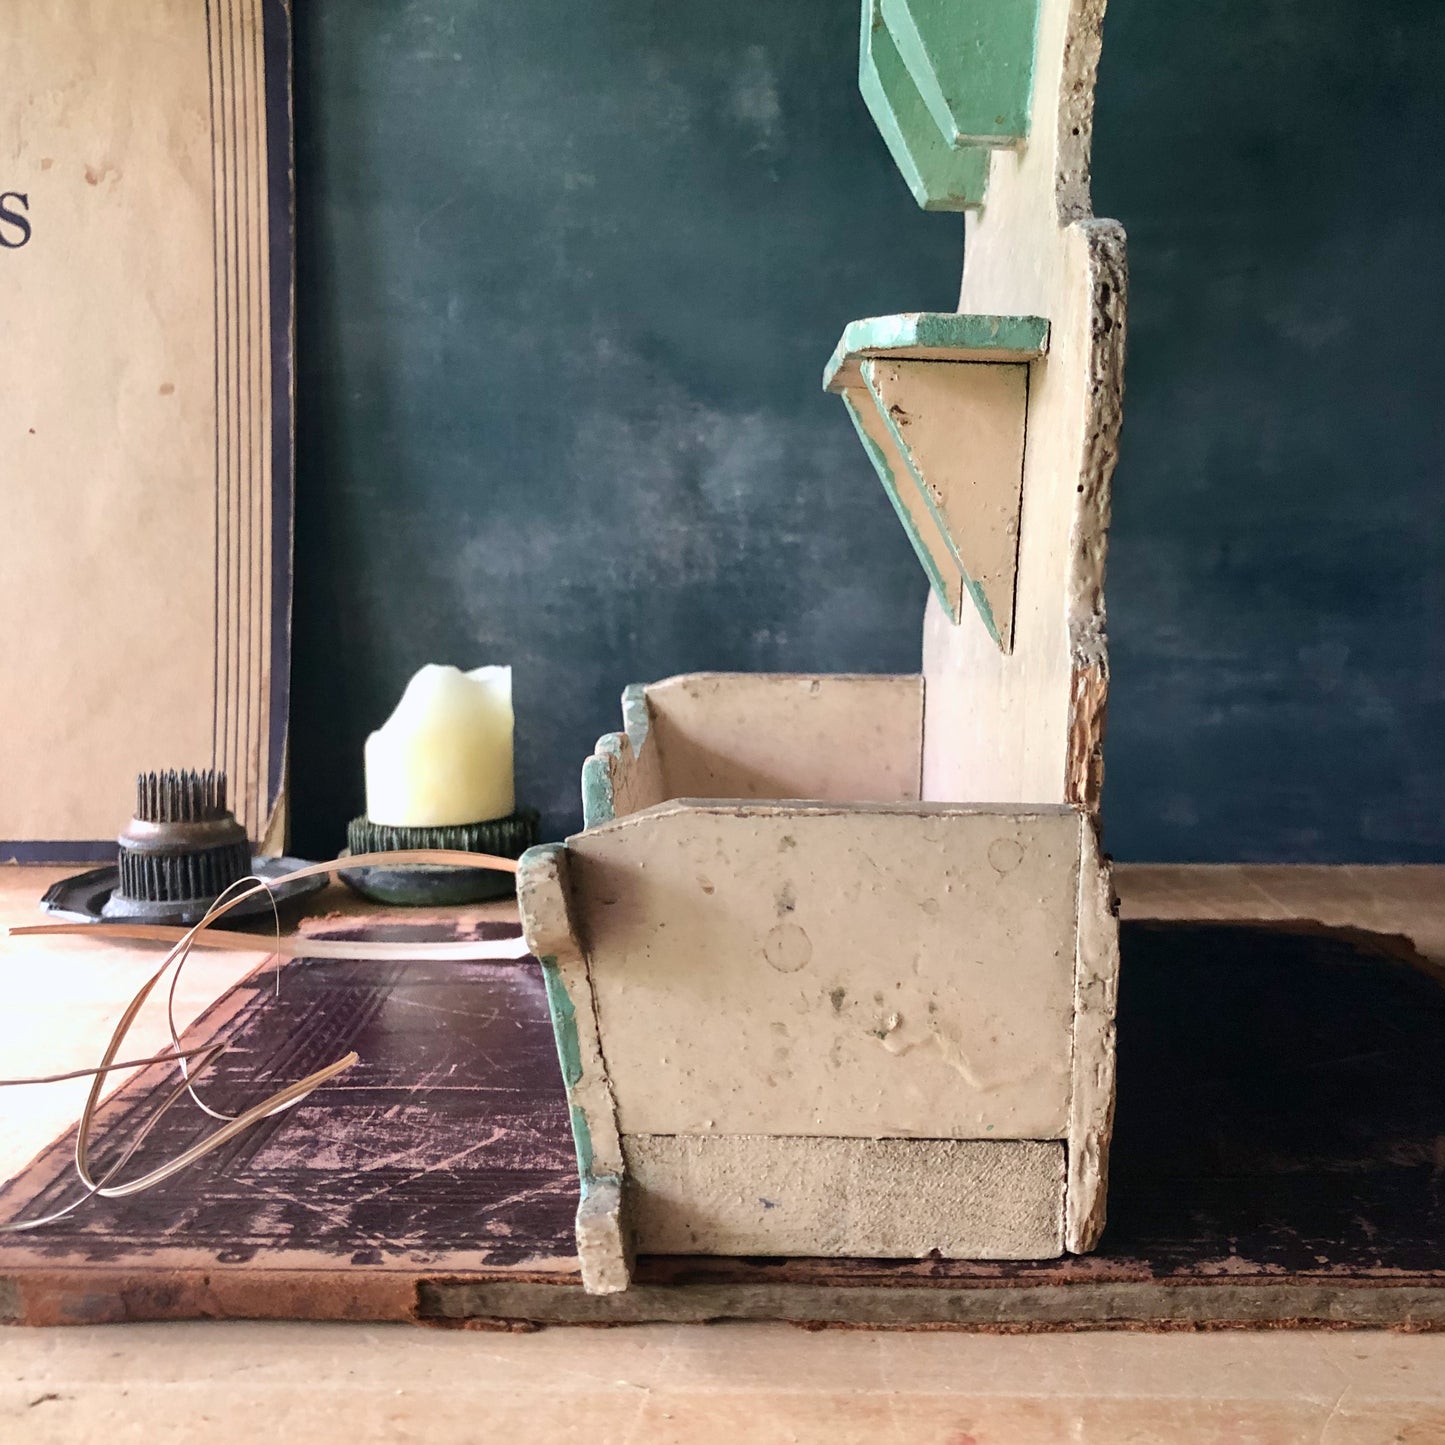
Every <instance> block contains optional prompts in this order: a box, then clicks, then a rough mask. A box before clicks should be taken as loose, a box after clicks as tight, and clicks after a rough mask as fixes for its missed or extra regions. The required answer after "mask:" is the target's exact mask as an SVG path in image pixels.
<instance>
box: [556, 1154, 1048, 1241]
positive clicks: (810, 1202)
mask: <svg viewBox="0 0 1445 1445" xmlns="http://www.w3.org/2000/svg"><path fill="white" fill-rule="evenodd" d="M622 1147H623V1151H624V1153H625V1154H626V1156H627V1179H628V1188H629V1190H630V1191H631V1194H632V1201H631V1205H632V1216H633V1219H634V1221H635V1223H634V1229H635V1238H636V1244H637V1250H638V1252H639V1253H641V1254H689V1255H691V1254H720V1255H790V1254H817V1255H827V1256H829V1257H838V1258H845V1259H846V1258H850V1257H853V1258H856V1257H858V1256H864V1257H868V1256H871V1257H874V1258H881V1259H919V1258H921V1257H924V1256H927V1255H938V1256H940V1257H942V1258H944V1259H972V1258H982V1259H1048V1258H1051V1257H1054V1256H1057V1255H1060V1254H1062V1253H1063V1251H1064V1236H1063V1219H1064V1147H1063V1145H1062V1144H1059V1143H1057V1142H1054V1141H1046V1140H1036V1139H997V1140H995V1139H837V1138H827V1137H807V1136H801V1137H800V1136H794V1137H786V1136H780V1135H758V1134H750V1135H738V1134H728V1135H717V1136H708V1135H698V1134H632V1135H627V1136H624V1138H623V1140H622ZM580 1252H582V1251H580V1250H579V1253H580ZM584 1259H585V1254H584Z"/></svg>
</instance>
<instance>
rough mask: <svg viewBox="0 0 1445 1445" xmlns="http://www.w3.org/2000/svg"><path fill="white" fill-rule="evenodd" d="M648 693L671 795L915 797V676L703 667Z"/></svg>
mask: <svg viewBox="0 0 1445 1445" xmlns="http://www.w3.org/2000/svg"><path fill="white" fill-rule="evenodd" d="M645 692H646V698H647V706H648V712H649V718H650V722H649V728H650V731H649V734H648V738H649V746H653V747H656V748H657V749H658V753H659V758H660V765H661V770H662V784H663V791H664V793H665V795H666V796H667V797H668V798H813V799H822V800H827V801H833V802H863V803H904V802H913V801H916V800H917V798H918V788H919V774H918V768H919V758H920V756H921V755H922V750H923V684H922V680H921V679H920V678H919V677H918V676H917V675H916V674H912V675H905V676H887V675H871V674H869V675H865V674H851V673H833V674H826V673H825V674H791V673H746V672H732V673H726V672H724V673H718V672H713V673H706V672H704V673H690V674H687V675H685V676H682V677H671V678H667V679H665V680H664V681H662V682H655V683H651V684H650V685H649V686H648V687H647V688H646V690H645Z"/></svg>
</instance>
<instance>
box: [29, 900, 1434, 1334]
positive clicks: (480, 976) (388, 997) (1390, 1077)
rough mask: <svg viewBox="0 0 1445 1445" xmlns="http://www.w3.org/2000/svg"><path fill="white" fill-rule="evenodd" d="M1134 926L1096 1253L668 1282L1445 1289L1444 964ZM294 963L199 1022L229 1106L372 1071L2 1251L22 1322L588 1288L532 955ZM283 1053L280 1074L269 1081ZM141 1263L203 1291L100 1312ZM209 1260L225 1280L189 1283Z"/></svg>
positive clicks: (1211, 930)
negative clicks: (267, 1289)
mask: <svg viewBox="0 0 1445 1445" xmlns="http://www.w3.org/2000/svg"><path fill="white" fill-rule="evenodd" d="M1122 945H1123V972H1122V980H1123V981H1122V986H1121V992H1120V1005H1119V1103H1118V1121H1117V1132H1116V1137H1115V1148H1114V1160H1113V1178H1112V1186H1111V1192H1110V1224H1109V1228H1108V1231H1107V1232H1106V1234H1105V1237H1104V1241H1103V1248H1102V1249H1101V1250H1100V1251H1099V1252H1098V1253H1097V1254H1095V1255H1092V1256H1089V1257H1085V1258H1079V1259H1070V1260H1063V1261H1042V1262H1038V1263H1007V1264H973V1263H968V1262H956V1261H955V1262H946V1261H939V1260H921V1261H916V1262H898V1261H869V1260H851V1261H847V1260H761V1259H757V1260H697V1259H671V1260H664V1259H651V1260H643V1261H641V1262H640V1266H639V1275H640V1278H641V1279H642V1280H644V1281H648V1282H653V1283H678V1284H689V1283H690V1284H718V1283H724V1284H733V1285H745V1284H758V1283H767V1282H775V1283H811V1284H819V1285H828V1284H833V1285H839V1284H841V1285H861V1284H867V1285H877V1286H879V1287H882V1288H888V1287H891V1286H898V1285H917V1284H920V1283H931V1284H934V1285H937V1286H938V1287H941V1288H947V1287H948V1286H949V1284H950V1283H955V1284H956V1285H958V1286H968V1285H982V1284H1020V1285H1024V1284H1038V1285H1040V1286H1053V1285H1059V1284H1080V1285H1089V1284H1096V1283H1109V1282H1112V1281H1141V1280H1142V1281H1157V1282H1159V1284H1160V1285H1161V1286H1166V1287H1167V1286H1169V1285H1172V1284H1178V1283H1189V1282H1193V1281H1200V1280H1206V1279H1213V1280H1225V1279H1228V1280H1229V1281H1231V1282H1248V1281H1250V1280H1257V1281H1261V1282H1264V1283H1268V1282H1270V1281H1275V1282H1277V1281H1279V1280H1281V1279H1284V1280H1305V1281H1308V1280H1318V1281H1322V1282H1324V1283H1330V1282H1336V1283H1342V1284H1346V1285H1349V1284H1365V1283H1374V1284H1384V1285H1392V1286H1393V1285H1400V1286H1401V1287H1406V1286H1410V1285H1415V1286H1418V1285H1420V1284H1421V1283H1422V1282H1423V1283H1424V1284H1426V1285H1429V1286H1431V1287H1440V1288H1445V1069H1442V1067H1441V1060H1442V1059H1445V975H1442V973H1441V971H1440V970H1439V967H1438V965H1434V964H1431V963H1428V962H1426V961H1425V960H1423V959H1422V958H1420V957H1419V956H1418V955H1416V954H1414V953H1413V950H1412V948H1411V946H1410V945H1409V943H1408V942H1407V941H1406V940H1405V939H1403V938H1400V937H1394V936H1389V935H1384V934H1379V933H1365V932H1362V931H1357V930H1350V929H1327V928H1324V927H1322V926H1320V925H1314V924H1280V925H1271V926H1266V925H1260V924H1253V923H1241V924H1231V923H1173V922H1167V923H1166V922H1126V923H1125V924H1124V925H1123V937H1122ZM274 984H275V974H274V972H273V971H271V970H270V969H266V970H263V971H262V972H261V973H260V974H258V975H256V976H254V977H253V978H252V979H250V980H248V981H247V982H245V983H243V984H241V985H238V986H237V988H236V989H234V990H233V991H232V992H231V993H230V994H228V995H227V996H226V997H225V998H223V999H222V1000H221V1001H220V1002H219V1003H218V1004H217V1006H216V1007H215V1009H213V1010H212V1011H211V1013H210V1015H208V1016H207V1017H206V1018H203V1019H202V1020H201V1021H200V1022H199V1023H198V1025H197V1029H196V1030H195V1033H196V1034H197V1035H199V1034H201V1033H203V1032H205V1031H206V1030H207V1029H211V1028H214V1029H216V1030H218V1031H219V1032H220V1033H222V1034H224V1036H226V1037H227V1038H229V1039H231V1040H233V1041H234V1043H235V1046H236V1051H235V1053H236V1058H235V1067H234V1071H233V1072H231V1073H228V1072H227V1071H226V1070H225V1069H224V1068H223V1069H221V1070H218V1072H217V1077H216V1079H215V1080H214V1082H213V1083H212V1084H211V1086H210V1091H209V1097H211V1098H213V1099H215V1100H218V1101H224V1102H225V1103H227V1104H229V1105H231V1106H239V1105H243V1104H245V1103H247V1102H250V1101H252V1100H254V1099H255V1098H257V1097H259V1096H260V1094H259V1091H260V1090H261V1089H263V1088H265V1089H270V1088H272V1087H274V1085H275V1083H277V1082H280V1081H281V1080H285V1079H292V1078H295V1077H297V1076H299V1075H300V1074H302V1073H304V1072H306V1071H307V1070H309V1069H311V1068H313V1067H315V1066H317V1065H319V1064H322V1063H325V1062H327V1061H329V1060H331V1059H333V1058H335V1057H337V1056H338V1055H339V1054H340V1053H342V1052H344V1051H345V1050H346V1049H347V1048H349V1047H354V1048H356V1049H357V1050H358V1051H359V1052H360V1054H361V1056H362V1063H361V1064H360V1065H359V1066H357V1068H355V1069H354V1070H352V1071H351V1073H350V1074H348V1075H346V1076H345V1077H344V1078H343V1079H341V1080H339V1081H338V1083H337V1084H336V1085H333V1086H331V1087H330V1088H328V1089H326V1090H325V1091H322V1092H319V1093H318V1094H317V1095H316V1096H315V1099H314V1102H313V1103H311V1104H310V1105H309V1106H304V1107H302V1108H300V1109H297V1110H296V1111H294V1112H293V1113H291V1114H289V1115H284V1116H282V1117H281V1118H279V1119H276V1120H272V1121H270V1122H268V1123H267V1124H266V1125H265V1126H263V1127H262V1128H259V1129H257V1130H256V1131H254V1132H253V1133H251V1134H249V1135H247V1136H245V1137H244V1138H243V1139H241V1140H239V1141H237V1142H236V1143H235V1144H234V1145H232V1146H231V1147H230V1148H229V1149H227V1150H223V1151H221V1152H220V1153H219V1154H218V1155H213V1156H211V1157H210V1158H209V1159H208V1160H206V1161H205V1162H204V1163H203V1164H201V1165H200V1166H198V1167H197V1168H196V1169H194V1170H192V1171H191V1172H189V1173H188V1174H186V1175H183V1176H181V1177H180V1178H178V1179H177V1180H175V1181H173V1182H172V1183H170V1184H168V1185H166V1186H164V1187H162V1188H160V1189H157V1190H155V1191H153V1192H152V1193H149V1194H146V1195H142V1196H140V1197H139V1198H137V1199H135V1200H127V1201H115V1202H112V1201H92V1203H91V1204H89V1205H87V1206H85V1207H83V1208H82V1209H80V1210H78V1211H77V1212H76V1213H75V1214H74V1215H73V1216H71V1217H70V1218H69V1219H67V1220H66V1221H65V1222H64V1223H62V1224H60V1225H57V1226H55V1227H53V1228H51V1229H49V1230H46V1231H44V1232H42V1233H40V1234H37V1235H32V1236H29V1237H18V1238H12V1239H11V1240H10V1241H8V1242H4V1243H0V1315H4V1314H5V1313H6V1310H5V1308H4V1307H3V1295H4V1286H5V1285H6V1283H7V1280H16V1279H21V1280H22V1281H23V1280H24V1279H25V1278H26V1277H28V1278H29V1279H30V1280H31V1282H32V1283H35V1284H36V1285H37V1289H38V1292H37V1293H35V1294H33V1295H22V1296H20V1297H19V1298H20V1303H19V1304H18V1305H16V1306H13V1307H12V1309H11V1310H10V1313H11V1315H12V1317H18V1318H28V1319H39V1318H44V1319H47V1320H49V1319H68V1318H178V1317H189V1316H192V1315H196V1314H215V1313H223V1314H224V1313H227V1312H232V1313H239V1312H243V1311H244V1312H246V1313H252V1314H255V1313H260V1314H267V1313H276V1314H295V1315H299V1316H301V1317H310V1315H311V1314H312V1313H314V1312H317V1311H320V1312H321V1313H325V1311H326V1310H327V1309H329V1308H331V1307H330V1306H318V1305H317V1304H316V1302H315V1300H316V1297H315V1296H309V1295H307V1296H301V1297H291V1298H290V1302H289V1303H287V1302H286V1300H285V1299H283V1298H282V1297H281V1296H280V1295H276V1296H274V1297H273V1296H267V1297H266V1298H265V1299H263V1300H261V1302H260V1303H257V1302H256V1300H255V1298H253V1297H247V1299H246V1302H245V1303H244V1305H237V1304H235V1303H232V1302H231V1301H233V1300H234V1298H236V1296H235V1295H234V1291H235V1290H236V1289H237V1288H240V1287H241V1286H240V1285H237V1284H236V1283H235V1281H242V1282H244V1281H245V1280H246V1279H248V1278H252V1279H253V1278H255V1276H256V1274H257V1272H259V1271H263V1270H278V1269H285V1268H286V1267H288V1266H293V1267H297V1268H313V1269H314V1268H322V1269H330V1270H332V1271H335V1272H336V1273H337V1274H338V1275H341V1274H344V1275H345V1276H346V1277H347V1279H348V1288H349V1289H350V1290H351V1291H352V1296H353V1297H355V1298H361V1297H363V1296H365V1295H366V1292H367V1291H368V1290H371V1291H373V1298H374V1300H376V1301H380V1302H377V1303H374V1304H373V1306H370V1308H371V1310H372V1313H371V1314H369V1315H368V1316H367V1317H370V1318H387V1317H413V1315H414V1313H415V1301H416V1293H415V1290H416V1289H420V1290H421V1292H422V1298H423V1300H424V1299H425V1298H426V1293H427V1290H428V1289H429V1288H430V1287H432V1286H436V1285H438V1284H439V1283H445V1282H447V1281H458V1280H461V1281H465V1280H466V1279H467V1278H469V1277H472V1278H482V1277H490V1278H496V1277H498V1276H504V1277H512V1278H518V1277H523V1276H526V1277H530V1278H536V1277H537V1274H538V1271H539V1270H545V1271H549V1272H550V1274H551V1276H552V1277H557V1276H560V1278H559V1279H558V1285H559V1287H562V1288H576V1281H575V1275H574V1274H573V1273H572V1271H573V1268H574V1265H573V1259H572V1235H571V1220H572V1213H573V1210H574V1208H575V1204H576V1186H575V1173H574V1165H573V1160H572V1151H571V1142H570V1139H569V1138H568V1134H567V1123H566V1117H565V1111H564V1106H563V1100H562V1094H561V1086H560V1081H559V1078H558V1071H557V1065H556V1059H555V1055H554V1053H553V1050H552V1039H551V1033H550V1029H549V1026H548V1023H547V1017H546V1011H545V1002H544V998H543V993H542V985H541V980H540V978H539V976H538V973H537V970H536V967H535V965H534V964H533V962H532V961H531V960H522V961H518V962H507V963H476V964H444V965H408V966H402V965H395V964H344V965H342V964H334V963H318V962H306V963H294V964H289V965H286V966H285V968H284V970H283V973H282V986H281V990H280V995H279V997H277V996H276V994H275V992H274ZM258 1067H259V1068H261V1069H263V1070H264V1072H265V1075H266V1078H265V1080H262V1081H253V1080H252V1079H251V1077H250V1075H251V1073H252V1071H253V1070H256V1069H257V1068H258ZM159 1082H160V1080H159V1078H158V1077H157V1076H153V1077H152V1078H151V1079H150V1080H148V1081H147V1080H145V1079H143V1078H141V1077H138V1078H137V1080H135V1081H133V1082H132V1083H131V1084H130V1085H128V1086H127V1087H126V1088H125V1089H124V1090H122V1091H121V1093H120V1094H119V1095H118V1096H117V1099H116V1100H115V1101H114V1103H113V1104H112V1106H111V1107H110V1110H109V1111H108V1115H107V1118H106V1120H105V1121H104V1123H105V1125H106V1127H107V1131H109V1129H110V1128H111V1127H114V1128H115V1133H113V1134H110V1133H109V1132H108V1140H109V1142H108V1143H107V1146H106V1147H107V1149H114V1148H115V1147H117V1142H118V1141H119V1140H120V1139H122V1138H124V1137H125V1136H126V1134H125V1131H126V1130H128V1129H130V1128H134V1127H136V1126H137V1125H138V1124H139V1122H140V1121H141V1120H142V1119H143V1118H144V1117H145V1116H146V1112H147V1110H148V1109H149V1108H151V1107H153V1105H154V1099H155V1088H156V1085H157V1083H159ZM202 1127H203V1125H202V1121H200V1120H199V1119H198V1118H197V1117H196V1114H195V1111H194V1110H178V1111H177V1114H176V1117H175V1120H174V1122H170V1123H167V1124H166V1125H163V1126H162V1128H161V1129H159V1130H158V1131H157V1139H156V1142H155V1147H154V1149H153V1150H152V1149H151V1147H150V1145H147V1149H146V1157H150V1158H157V1159H158V1158H160V1157H162V1156H168V1155H169V1154H170V1152H172V1151H173V1150H174V1149H175V1148H177V1147H179V1146H181V1145H183V1144H185V1143H188V1142H189V1141H190V1139H191V1138H193V1137H195V1135H196V1134H198V1133H199V1132H200V1130H201V1128H202ZM69 1147H70V1146H69V1141H67V1140H62V1141H60V1142H58V1143H57V1144H56V1145H54V1146H52V1147H51V1148H50V1149H49V1150H47V1151H45V1153H44V1154H42V1155H41V1156H40V1158H39V1159H38V1160H37V1161H36V1162H35V1163H34V1164H32V1165H31V1166H30V1168H29V1169H28V1170H27V1171H26V1172H25V1173H24V1174H23V1175H22V1176H21V1177H20V1178H19V1179H18V1180H16V1181H14V1182H12V1183H11V1184H10V1185H9V1186H7V1187H6V1188H5V1189H3V1190H0V1217H11V1216H13V1215H14V1214H15V1213H16V1212H17V1211H19V1210H21V1209H23V1210H25V1211H26V1212H32V1211H36V1210H38V1209H40V1208H41V1207H44V1206H47V1205H49V1204H50V1203H51V1202H62V1201H63V1200H65V1199H67V1198H69V1197H71V1194H70V1191H71V1190H72V1189H73V1187H74V1185H73V1180H72V1178H71V1177H70V1176H69V1174H68V1164H69ZM101 1157H102V1159H103V1158H104V1157H105V1153H104V1151H103V1152H102V1155H101ZM117 1266H125V1267H126V1268H127V1269H128V1270H129V1274H128V1275H127V1278H128V1280H130V1281H131V1283H130V1284H129V1285H127V1288H129V1289H132V1290H133V1289H134V1288H135V1284H134V1282H135V1281H137V1280H142V1281H143V1280H144V1279H145V1278H146V1277H147V1271H149V1272H150V1273H151V1276H153V1277H154V1278H156V1279H167V1280H172V1281H178V1282H179V1283H178V1284H177V1285H176V1288H175V1289H174V1290H171V1291H169V1292H167V1291H157V1292H156V1293H154V1294H152V1295H151V1296H148V1297H146V1299H145V1300H144V1301H143V1302H141V1303H138V1302H137V1297H136V1296H135V1295H134V1294H132V1295H130V1296H128V1297H127V1298H125V1299H124V1300H121V1301H119V1302H118V1303H116V1304H115V1305H114V1308H113V1309H111V1308H110V1306H109V1305H107V1304H106V1302H105V1300H104V1299H103V1298H102V1297H103V1295H104V1291H105V1289H106V1288H109V1286H105V1285H103V1284H98V1285H97V1286H96V1287H95V1289H94V1290H93V1291H91V1292H90V1293H87V1294H85V1296H84V1304H83V1305H80V1304H76V1303H74V1300H75V1299H78V1298H80V1295H79V1294H78V1293H74V1291H75V1290H76V1287H77V1281H81V1280H83V1279H84V1278H85V1272H86V1271H87V1270H91V1271H94V1272H96V1274H97V1276H98V1275H99V1273H100V1272H101V1271H103V1269H104V1268H105V1267H111V1268H115V1267H117ZM202 1268H203V1269H204V1291H203V1292H202V1291H201V1289H200V1286H198V1285H197V1286H195V1287H192V1286H190V1285H187V1283H186V1278H187V1277H186V1275H185V1271H186V1270H187V1269H190V1270H192V1271H198V1270H200V1269H202ZM199 1277H200V1276H199V1275H197V1278H199ZM401 1277H405V1279H406V1280H407V1282H408V1283H407V1288H408V1290H411V1291H412V1292H411V1293H410V1294H407V1295H405V1297H404V1299H403V1297H402V1296H398V1295H396V1294H395V1293H394V1292H393V1293H392V1294H391V1295H390V1296H387V1299H389V1300H391V1301H393V1302H394V1301H396V1300H398V1299H403V1302H402V1303H400V1304H397V1303H387V1302H386V1301H385V1300H383V1299H382V1292H383V1291H384V1288H385V1281H387V1280H391V1281H395V1280H397V1279H398V1278H401ZM228 1280H230V1281H232V1283H231V1284H228V1283H227V1281H228ZM47 1281H48V1282H49V1292H48V1293H46V1292H45V1289H44V1288H41V1287H42V1286H46V1285H47ZM57 1281H59V1282H62V1283H63V1284H64V1288H63V1289H62V1288H61V1286H60V1284H57V1283H56V1282H57ZM228 1289H229V1290H231V1291H232V1294H229V1295H228V1294H227V1290H228ZM66 1291H71V1292H72V1293H67V1292H66ZM1085 1294H1086V1292H1084V1291H1081V1299H1082V1298H1084V1296H1085ZM32 1299H33V1300H35V1301H38V1303H35V1304H33V1305H32V1304H31V1303H30V1301H31V1300H32ZM98 1301H99V1302H98ZM348 1308H352V1306H348ZM366 1308H368V1307H367V1306H365V1304H364V1302H363V1304H362V1305H358V1306H355V1310H357V1311H360V1312H363V1313H364V1312H365V1309H366ZM107 1310H109V1313H107ZM388 1311H394V1313H388ZM327 1317H334V1316H332V1315H327ZM1083 1317H1085V1318H1086V1317H1087V1316H1083Z"/></svg>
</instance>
